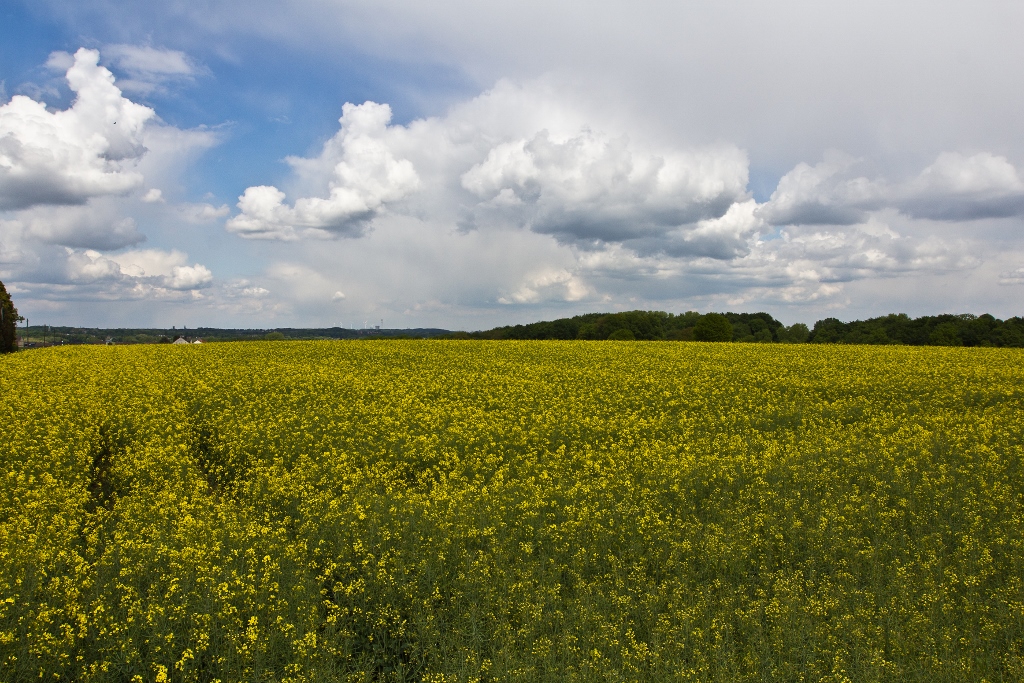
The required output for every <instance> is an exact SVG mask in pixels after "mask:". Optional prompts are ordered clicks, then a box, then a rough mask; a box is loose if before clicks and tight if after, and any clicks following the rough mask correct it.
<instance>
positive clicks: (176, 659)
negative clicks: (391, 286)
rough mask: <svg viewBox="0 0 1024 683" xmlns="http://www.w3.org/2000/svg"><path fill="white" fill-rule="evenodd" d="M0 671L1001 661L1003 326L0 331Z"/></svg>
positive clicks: (185, 672) (654, 673)
mask: <svg viewBox="0 0 1024 683" xmlns="http://www.w3.org/2000/svg"><path fill="white" fill-rule="evenodd" d="M0 397H2V401H0V680H2V681H5V682H11V683H14V682H18V681H82V682H87V681H124V682H136V681H144V682H149V681H203V682H209V681H222V682H223V683H228V682H232V681H296V682H297V681H353V682H354V681H430V682H437V683H440V682H442V681H467V682H468V681H559V682H561V681H729V682H734V681H835V682H839V681H856V682H860V681H928V682H929V683H936V682H939V681H992V682H995V681H1020V680H1024V412H1022V408H1024V351H1021V350H1013V349H983V348H969V349H968V348H934V347H926V348H925V347H918V348H908V347H891V346H890V347H855V346H818V345H813V346H812V345H753V344H751V345H748V344H700V343H618V342H512V341H505V342H483V341H466V342H460V341H379V342H294V343H289V342H266V343H247V344H208V345H205V346H168V345H164V346H160V345H153V346H132V347H78V348H51V349H45V350H38V351H33V352H25V353H17V354H12V355H11V356H9V357H4V358H2V359H0Z"/></svg>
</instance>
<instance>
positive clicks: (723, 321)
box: [693, 313, 732, 342]
mask: <svg viewBox="0 0 1024 683" xmlns="http://www.w3.org/2000/svg"><path fill="white" fill-rule="evenodd" d="M693 338H694V339H696V340H697V341H720V342H725V341H732V324H731V323H730V322H729V319H728V318H726V317H725V316H724V315H722V314H721V313H707V314H705V315H702V316H701V317H700V320H698V321H697V324H696V325H694V327H693Z"/></svg>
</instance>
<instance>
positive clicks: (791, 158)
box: [0, 0, 1024, 329]
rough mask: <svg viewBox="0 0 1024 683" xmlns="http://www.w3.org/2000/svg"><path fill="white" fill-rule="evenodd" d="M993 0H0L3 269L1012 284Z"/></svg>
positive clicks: (303, 294) (149, 289) (789, 286)
mask: <svg viewBox="0 0 1024 683" xmlns="http://www.w3.org/2000/svg"><path fill="white" fill-rule="evenodd" d="M1022 15H1024V9H1022V8H1021V6H1020V5H1018V4H1014V3H978V4H973V5H971V6H970V7H966V6H964V5H962V4H959V3H941V2H940V3H927V4H915V3H900V4H899V5H898V6H893V5H892V4H891V3H871V2H868V3H806V2H773V3H753V2H750V3H742V2H741V3H729V4H720V3H688V4H685V5H681V4H679V3H659V2H647V3H632V4H626V3H602V2H597V3H593V4H590V5H588V6H587V7H586V8H581V7H578V6H577V5H576V4H570V3H555V4H552V3H540V2H521V3H514V4H513V3H490V4H486V5H481V4H480V3H469V2H447V3H434V4H431V5H430V6H429V7H427V6H422V5H420V4H416V3H405V2H384V3H380V2H376V3H368V2H354V1H352V2H338V1H327V0H316V1H314V0H291V1H289V2H274V3H271V2H262V1H256V2H247V3H241V2H231V1H210V2H206V3H203V4H202V5H199V4H197V3H184V2H178V3H176V2H169V3H161V4H154V5H153V6H149V5H148V4H144V3H136V4H128V5H125V4H122V3H109V2H102V1H94V0H83V1H82V2H78V3H66V2H47V1H42V2H33V3H20V2H8V3H5V4H4V6H3V8H2V9H0V82H2V90H0V279H2V280H3V282H4V283H5V284H6V285H7V287H8V289H10V290H11V291H12V293H13V295H14V298H15V302H16V305H17V306H18V307H19V310H21V311H22V313H23V314H27V315H28V317H29V318H30V319H31V320H32V321H33V322H40V323H42V322H47V323H50V324H76V325H109V326H150V325H152V326H170V325H172V324H176V325H188V326H199V325H216V326H242V327H250V326H257V327H276V326H321V325H337V324H341V325H346V326H354V325H355V326H358V325H361V324H362V323H363V321H364V320H380V319H381V318H383V319H384V321H385V325H387V326H393V327H418V326H439V327H448V328H453V329H480V328H485V327H490V326H493V325H497V324H505V323H511V322H527V321H532V320H537V319H543V318H551V317H556V316H563V315H572V314H576V313H581V312H588V311H606V310H628V309H634V308H651V309H661V310H671V311H684V310H700V311H706V310H747V311H755V310H767V311H769V312H771V313H773V314H774V315H776V316H777V317H779V318H780V319H782V320H784V321H785V322H796V321H804V322H813V321H814V320H815V319H817V318H821V317H825V316H836V317H839V318H843V319H851V318H855V317H865V316H871V315H880V314H885V313H889V312H897V311H900V312H908V313H911V314H914V315H919V314H928V313H938V312H974V313H981V312H991V313H993V314H995V315H998V316H1001V317H1005V316H1010V315H1021V314H1024V310H1021V307H1020V304H1019V301H1020V300H1021V298H1022V297H1021V294H1022V292H1024V233H1022V227H1024V182H1022V180H1021V178H1022V171H1021V169H1022V168H1024V166H1022V164H1024V141H1022V139H1021V137H1020V135H1019V121H1020V120H1021V117H1022V115H1024V94H1022V90H1021V88H1019V87H1018V86H1019V84H1020V81H1021V76H1022V67H1021V66H1020V65H1021V64H1024V59H1022V58H1024V54H1022V53H1024V48H1022V47H1021V46H1020V41H1019V40H1018V39H1017V36H1016V35H1015V34H1014V27H1017V26H1020V25H1021V19H1024V16H1022ZM118 119H119V120H118Z"/></svg>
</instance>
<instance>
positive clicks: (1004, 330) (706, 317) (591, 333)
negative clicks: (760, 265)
mask: <svg viewBox="0 0 1024 683" xmlns="http://www.w3.org/2000/svg"><path fill="white" fill-rule="evenodd" d="M446 336H447V337H448V338H461V339H610V340H624V341H626V340H643V341H733V342H761V343H784V344H803V343H811V344H906V345H911V346H926V345H930V346H1003V347H1024V318H1020V317H1013V318H1008V319H1006V320H999V319H998V318H995V317H993V316H991V315H989V314H987V313H986V314H984V315H972V314H969V313H967V314H960V315H952V314H945V315H932V316H922V317H919V318H911V317H910V316H908V315H906V314H905V313H898V314H890V315H886V316H881V317H878V318H870V319H868V320H854V321H852V322H848V323H844V322H842V321H841V320H839V319H837V318H825V319H824V320H819V321H817V322H816V323H814V326H813V327H812V328H808V327H807V325H805V324H803V323H795V324H793V325H790V326H788V327H787V326H786V325H784V324H782V323H781V322H779V321H778V320H776V319H775V318H774V317H772V316H771V315H770V314H768V313H764V312H761V313H732V312H729V313H705V314H703V315H702V314H700V313H697V312H696V311H687V312H686V313H680V314H674V313H666V312H664V311H626V312H623V313H587V314H584V315H577V316H574V317H572V318H559V319H558V320H548V321H542V322H536V323H530V324H526V325H506V326H502V327H495V328H493V329H490V330H484V331H481V332H461V333H455V334H451V335H446Z"/></svg>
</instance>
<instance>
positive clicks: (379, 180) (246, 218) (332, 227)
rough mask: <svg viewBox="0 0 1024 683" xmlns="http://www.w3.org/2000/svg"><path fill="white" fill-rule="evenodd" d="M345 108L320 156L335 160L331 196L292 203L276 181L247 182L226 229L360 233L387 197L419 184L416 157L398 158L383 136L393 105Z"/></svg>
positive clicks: (269, 233) (280, 235)
mask: <svg viewBox="0 0 1024 683" xmlns="http://www.w3.org/2000/svg"><path fill="white" fill-rule="evenodd" d="M342 112H343V113H342V117H341V119H340V123H341V130H340V131H339V132H338V133H337V135H335V136H334V137H333V138H332V139H331V140H329V141H328V142H327V144H325V145H324V149H323V152H322V154H321V156H320V159H318V160H317V163H318V164H320V165H322V164H324V163H331V164H333V169H332V175H331V179H330V182H329V193H328V196H327V197H300V198H299V199H297V200H295V203H294V205H292V206H289V205H288V204H286V203H285V193H284V192H282V191H281V190H279V189H277V188H276V187H273V186H268V185H259V186H254V187H249V188H247V189H246V190H245V192H244V193H243V194H242V196H241V197H239V199H238V208H239V209H240V210H241V213H240V214H239V215H237V216H235V217H233V218H231V219H230V220H229V221H228V222H227V228H228V230H230V231H232V232H235V233H237V234H239V235H241V236H242V237H248V238H262V239H284V240H289V239H297V238H298V237H301V236H309V235H312V236H319V237H326V236H331V235H339V236H356V235H359V234H361V233H362V232H363V230H364V228H365V226H366V224H367V223H368V222H369V221H370V220H371V219H373V218H374V217H375V216H376V215H378V214H379V213H380V212H381V211H383V210H384V208H385V205H386V204H387V203H388V202H392V201H396V200H399V199H401V198H403V197H405V196H406V195H408V194H409V193H410V192H412V191H413V190H415V189H416V188H417V187H418V186H419V176H418V175H417V174H416V170H415V169H414V168H413V165H412V163H411V162H410V161H409V160H408V159H397V158H395V156H394V154H393V153H392V151H391V149H390V148H389V146H388V144H387V141H386V139H385V138H386V137H387V134H388V128H389V126H388V123H389V122H390V121H391V107H389V106H388V105H386V104H377V103H375V102H366V103H364V104H361V105H353V104H349V103H346V104H345V106H344V107H343V109H342ZM293 163H294V164H296V165H300V164H301V161H299V160H294V161H293Z"/></svg>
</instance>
